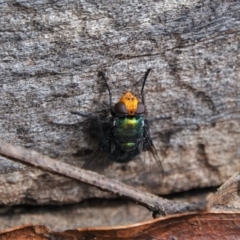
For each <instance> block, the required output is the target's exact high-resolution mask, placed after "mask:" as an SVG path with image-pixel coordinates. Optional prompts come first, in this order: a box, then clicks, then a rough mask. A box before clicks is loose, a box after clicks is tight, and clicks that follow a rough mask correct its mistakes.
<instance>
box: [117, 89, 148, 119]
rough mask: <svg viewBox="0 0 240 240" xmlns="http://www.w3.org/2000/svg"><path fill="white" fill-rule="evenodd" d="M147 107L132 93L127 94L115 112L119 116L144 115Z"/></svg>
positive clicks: (121, 99)
mask: <svg viewBox="0 0 240 240" xmlns="http://www.w3.org/2000/svg"><path fill="white" fill-rule="evenodd" d="M144 111H145V106H144V105H143V104H141V103H140V102H139V101H138V99H137V97H136V96H135V95H133V94H132V93H131V92H126V93H124V94H123V96H122V97H121V98H120V100H119V102H118V103H116V104H115V106H114V112H115V113H117V114H127V115H134V114H143V113H144Z"/></svg>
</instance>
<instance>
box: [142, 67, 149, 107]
mask: <svg viewBox="0 0 240 240" xmlns="http://www.w3.org/2000/svg"><path fill="white" fill-rule="evenodd" d="M150 71H151V68H149V69H148V70H147V71H146V72H145V75H144V80H143V84H142V89H141V96H142V104H145V102H144V92H143V90H144V86H145V83H146V80H147V77H148V74H149V72H150Z"/></svg>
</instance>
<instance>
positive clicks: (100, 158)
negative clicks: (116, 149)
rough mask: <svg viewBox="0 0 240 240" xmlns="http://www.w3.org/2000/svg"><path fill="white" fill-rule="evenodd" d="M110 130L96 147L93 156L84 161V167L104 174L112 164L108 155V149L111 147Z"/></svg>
mask: <svg viewBox="0 0 240 240" xmlns="http://www.w3.org/2000/svg"><path fill="white" fill-rule="evenodd" d="M109 141H110V131H108V132H107V133H106V134H105V135H104V136H103V138H102V140H101V141H100V143H99V145H98V146H97V147H96V148H95V150H94V151H93V153H92V154H91V156H90V157H89V158H88V159H87V160H86V161H85V162H84V164H83V166H82V168H83V169H86V170H91V171H94V172H98V173H101V174H103V173H104V171H105V169H106V168H107V167H108V166H109V165H111V164H112V161H111V160H109V158H108V156H107V153H106V151H107V149H108V147H109Z"/></svg>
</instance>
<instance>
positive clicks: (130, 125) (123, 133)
mask: <svg viewBox="0 0 240 240" xmlns="http://www.w3.org/2000/svg"><path fill="white" fill-rule="evenodd" d="M112 134H113V138H114V139H115V143H116V144H117V145H119V146H120V148H121V149H122V150H125V151H128V150H131V149H133V148H136V147H137V145H138V143H139V142H141V141H142V139H143V134H144V116H123V117H114V120H113V128H112Z"/></svg>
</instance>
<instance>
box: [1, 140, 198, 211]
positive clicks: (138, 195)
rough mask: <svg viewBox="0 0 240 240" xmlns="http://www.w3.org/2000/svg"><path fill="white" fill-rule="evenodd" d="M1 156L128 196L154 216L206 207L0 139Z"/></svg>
mask: <svg viewBox="0 0 240 240" xmlns="http://www.w3.org/2000/svg"><path fill="white" fill-rule="evenodd" d="M0 154H1V155H4V156H7V157H9V158H10V159H12V160H14V161H18V162H21V163H24V164H27V165H31V166H34V167H37V168H40V169H42V170H45V171H48V172H51V173H55V174H58V175H62V176H65V177H68V178H72V179H75V180H79V181H81V182H84V183H88V184H90V185H92V186H95V187H97V188H99V189H101V190H104V191H108V192H111V193H113V194H116V195H118V196H121V197H126V198H129V199H131V200H133V201H134V202H137V203H138V204H140V205H142V206H145V207H147V208H148V209H149V210H150V211H152V212H153V213H154V214H161V215H165V214H171V213H179V212H186V211H198V210H200V209H201V208H202V206H200V205H199V204H191V203H184V202H179V201H170V200H166V199H164V198H161V197H157V196H155V195H153V194H150V193H147V192H143V191H140V190H138V189H136V188H133V187H131V186H128V185H125V184H123V183H121V182H118V181H116V180H113V179H108V178H106V177H105V176H103V175H99V174H97V173H95V172H91V171H87V170H83V169H80V168H77V167H74V166H72V165H69V164H66V163H63V162H60V161H58V160H54V159H51V158H49V157H47V156H44V155H41V154H40V153H38V152H35V151H32V150H27V149H25V148H22V147H19V146H13V145H12V144H9V143H6V142H4V141H3V140H0Z"/></svg>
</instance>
